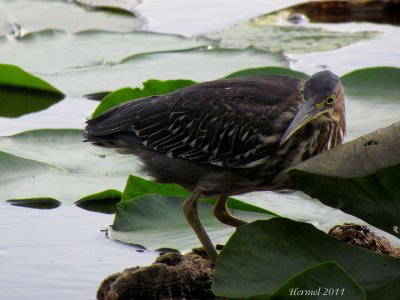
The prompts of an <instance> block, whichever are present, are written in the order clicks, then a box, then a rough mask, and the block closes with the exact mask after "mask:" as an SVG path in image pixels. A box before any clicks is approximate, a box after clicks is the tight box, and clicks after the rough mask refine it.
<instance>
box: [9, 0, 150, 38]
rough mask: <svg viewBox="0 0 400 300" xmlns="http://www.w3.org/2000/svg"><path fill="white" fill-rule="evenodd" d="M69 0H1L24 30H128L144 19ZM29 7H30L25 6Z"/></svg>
mask: <svg viewBox="0 0 400 300" xmlns="http://www.w3.org/2000/svg"><path fill="white" fill-rule="evenodd" d="M68 2H70V1H46V0H35V1H30V0H4V1H2V3H1V4H2V9H3V10H4V13H5V14H6V15H7V16H12V22H13V23H15V24H19V25H20V26H21V27H22V28H23V31H26V32H33V31H41V30H44V29H61V30H65V31H68V32H79V31H83V30H89V29H99V30H108V31H116V32H131V31H134V30H138V29H140V28H142V26H143V24H144V22H143V20H141V19H139V18H135V17H134V16H132V15H131V14H120V13H115V12H112V11H101V10H89V9H85V7H83V6H79V5H76V4H75V3H68ZM27 8H29V9H27Z"/></svg>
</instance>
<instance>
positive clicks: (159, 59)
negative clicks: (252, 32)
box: [43, 49, 287, 95]
mask: <svg viewBox="0 0 400 300" xmlns="http://www.w3.org/2000/svg"><path fill="white" fill-rule="evenodd" d="M264 65H269V66H287V62H286V60H285V58H284V57H283V55H281V54H271V53H265V52H263V51H257V50H254V49H249V50H244V51H240V50H224V49H218V50H191V51H177V52H168V53H150V54H143V55H136V56H134V57H131V58H130V59H128V60H125V61H124V62H123V63H121V64H116V65H102V66H98V67H93V68H84V69H77V70H74V71H73V72H61V73H59V74H53V75H44V76H43V78H45V79H46V80H48V81H49V82H51V83H53V84H56V85H57V86H59V87H60V88H62V89H63V90H65V91H66V93H67V94H68V95H83V94H88V93H93V92H98V91H99V87H101V90H103V91H104V90H116V89H119V88H121V87H127V86H140V85H141V84H142V83H143V82H145V81H146V80H148V79H149V78H154V77H156V78H157V79H158V80H172V79H182V78H190V79H191V80H194V81H197V82H200V81H207V80H213V79H216V78H221V77H223V76H225V75H226V74H229V73H231V72H233V71H235V70H240V69H244V68H254V67H259V66H264ZM155 70H157V71H156V72H155ZM92 78H96V80H92Z"/></svg>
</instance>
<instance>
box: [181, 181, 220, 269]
mask: <svg viewBox="0 0 400 300" xmlns="http://www.w3.org/2000/svg"><path fill="white" fill-rule="evenodd" d="M200 195H201V191H200V190H198V189H195V190H194V191H193V192H192V193H191V194H190V196H189V197H188V198H187V199H186V200H185V202H183V212H184V214H185V217H186V220H187V221H188V222H189V224H190V226H192V228H193V230H194V232H195V233H196V235H197V237H198V238H199V240H200V242H201V244H202V245H203V247H204V250H205V251H206V253H207V255H208V257H209V258H210V260H211V261H212V262H213V263H215V261H216V259H217V256H218V252H217V250H216V249H215V247H214V245H213V243H212V242H211V239H210V238H209V236H208V235H207V232H206V230H205V229H204V227H203V225H202V224H201V222H200V219H199V214H198V212H197V199H198V198H199V197H200Z"/></svg>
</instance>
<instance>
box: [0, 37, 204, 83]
mask: <svg viewBox="0 0 400 300" xmlns="http://www.w3.org/2000/svg"><path fill="white" fill-rule="evenodd" d="M208 44H209V42H206V41H204V40H201V39H196V40H195V39H184V38H183V37H180V36H176V35H166V34H156V33H149V32H134V33H129V34H128V33H116V32H107V31H101V30H89V31H83V32H79V33H77V34H74V35H70V34H68V33H67V32H66V31H62V30H44V31H40V32H34V33H30V34H28V35H26V36H24V37H23V38H21V39H20V40H19V41H18V42H10V41H8V40H3V41H0V46H1V49H2V50H1V52H2V54H1V59H2V62H6V63H10V64H15V65H18V66H20V67H22V68H24V69H26V70H29V71H30V72H35V73H38V74H52V73H59V72H68V73H72V74H73V71H80V70H81V69H82V68H89V67H96V66H104V65H108V66H111V65H114V64H118V63H120V62H121V61H122V60H123V59H124V58H126V57H128V56H135V55H138V54H141V53H149V52H150V53H152V52H163V51H176V50H184V49H191V48H196V47H201V46H206V45H208ZM27 53H29V55H27ZM88 81H89V80H88ZM100 87H101V85H99V86H98V89H99V88H100ZM97 91H98V90H97Z"/></svg>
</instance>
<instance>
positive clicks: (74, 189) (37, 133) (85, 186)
mask: <svg viewBox="0 0 400 300" xmlns="http://www.w3.org/2000/svg"><path fill="white" fill-rule="evenodd" d="M82 139H83V131H81V130H72V129H71V130H68V129H42V130H33V131H27V132H23V133H20V134H17V135H13V136H10V137H3V138H0V151H1V152H0V161H1V163H0V201H6V200H11V199H13V200H18V199H25V200H26V199H32V201H35V198H52V199H56V200H58V201H60V202H62V203H64V204H72V203H74V202H76V201H78V200H80V199H84V200H89V199H92V200H93V199H104V198H113V197H115V195H116V191H121V190H123V188H124V185H125V181H126V178H127V177H128V175H129V174H130V173H131V172H135V171H137V170H138V169H139V168H140V166H139V164H138V163H137V161H136V159H135V157H133V156H130V155H121V154H118V153H115V151H114V150H112V149H104V148H100V147H95V146H93V145H91V144H89V143H82ZM89 196H90V197H89Z"/></svg>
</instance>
